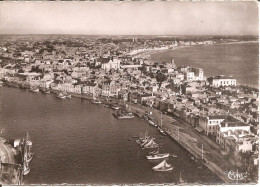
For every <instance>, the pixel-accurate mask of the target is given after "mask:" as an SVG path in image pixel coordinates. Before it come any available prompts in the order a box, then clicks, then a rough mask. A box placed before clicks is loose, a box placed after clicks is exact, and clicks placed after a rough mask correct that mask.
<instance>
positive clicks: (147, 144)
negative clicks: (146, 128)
mask: <svg viewBox="0 0 260 187" xmlns="http://www.w3.org/2000/svg"><path fill="white" fill-rule="evenodd" d="M153 140H154V138H152V139H150V141H149V142H148V143H146V144H145V145H143V146H142V147H143V148H144V149H153V148H157V147H158V146H159V145H158V144H157V143H155V142H154V141H153Z"/></svg>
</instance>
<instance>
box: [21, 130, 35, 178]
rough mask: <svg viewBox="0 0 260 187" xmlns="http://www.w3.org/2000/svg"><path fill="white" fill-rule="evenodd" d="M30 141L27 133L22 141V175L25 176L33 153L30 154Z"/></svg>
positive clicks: (28, 170)
mask: <svg viewBox="0 0 260 187" xmlns="http://www.w3.org/2000/svg"><path fill="white" fill-rule="evenodd" d="M31 149H32V141H31V139H30V137H29V133H28V132H27V135H26V138H25V140H24V141H23V175H27V174H28V173H29V172H30V167H29V163H30V162H31V161H32V159H33V156H34V153H32V152H31Z"/></svg>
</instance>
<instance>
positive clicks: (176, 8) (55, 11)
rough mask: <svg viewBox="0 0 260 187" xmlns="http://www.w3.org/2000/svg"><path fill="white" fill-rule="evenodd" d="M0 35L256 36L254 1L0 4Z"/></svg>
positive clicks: (256, 8)
mask: <svg viewBox="0 0 260 187" xmlns="http://www.w3.org/2000/svg"><path fill="white" fill-rule="evenodd" d="M0 12H1V17H0V34H13V35H20V34H21V35H27V34H29V35H30V34H33V35H35V34H36V35H37V34H38V35H42V34H43V35H49V34H52V35H131V36H135V35H142V36H147V35H155V36H172V35H174V36H180V35H181V36H190V35H196V36H201V35H203V36H207V35H209V36H212V35H221V36H223V35H224V36H225V35H258V34H259V28H258V27H259V24H258V19H259V18H258V3H257V2H254V1H244V2H242V1H240V2H235V1H221V2H219V1H218V2H213V1H203V2H200V1H199V2H178V1H177V2H176V1H174V2H171V1H160V2H159V1H146V2H141V1H137V2H136V1H135V2H133V1H119V2H111V1H88V2H82V1H78V2H76V3H75V2H68V1H66V2H57V1H54V2H46V1H44V2H41V3H39V2H21V1H20V2H15V3H14V2H8V1H4V2H1V3H0Z"/></svg>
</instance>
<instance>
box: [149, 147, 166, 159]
mask: <svg viewBox="0 0 260 187" xmlns="http://www.w3.org/2000/svg"><path fill="white" fill-rule="evenodd" d="M169 156H170V154H169V153H163V154H162V153H159V148H158V150H157V151H154V152H150V153H149V155H148V156H146V158H147V159H148V160H156V159H162V158H168V157H169Z"/></svg>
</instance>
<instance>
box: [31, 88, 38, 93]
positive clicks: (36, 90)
mask: <svg viewBox="0 0 260 187" xmlns="http://www.w3.org/2000/svg"><path fill="white" fill-rule="evenodd" d="M39 91H40V90H39V88H31V92H36V93H37V92H39Z"/></svg>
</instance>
